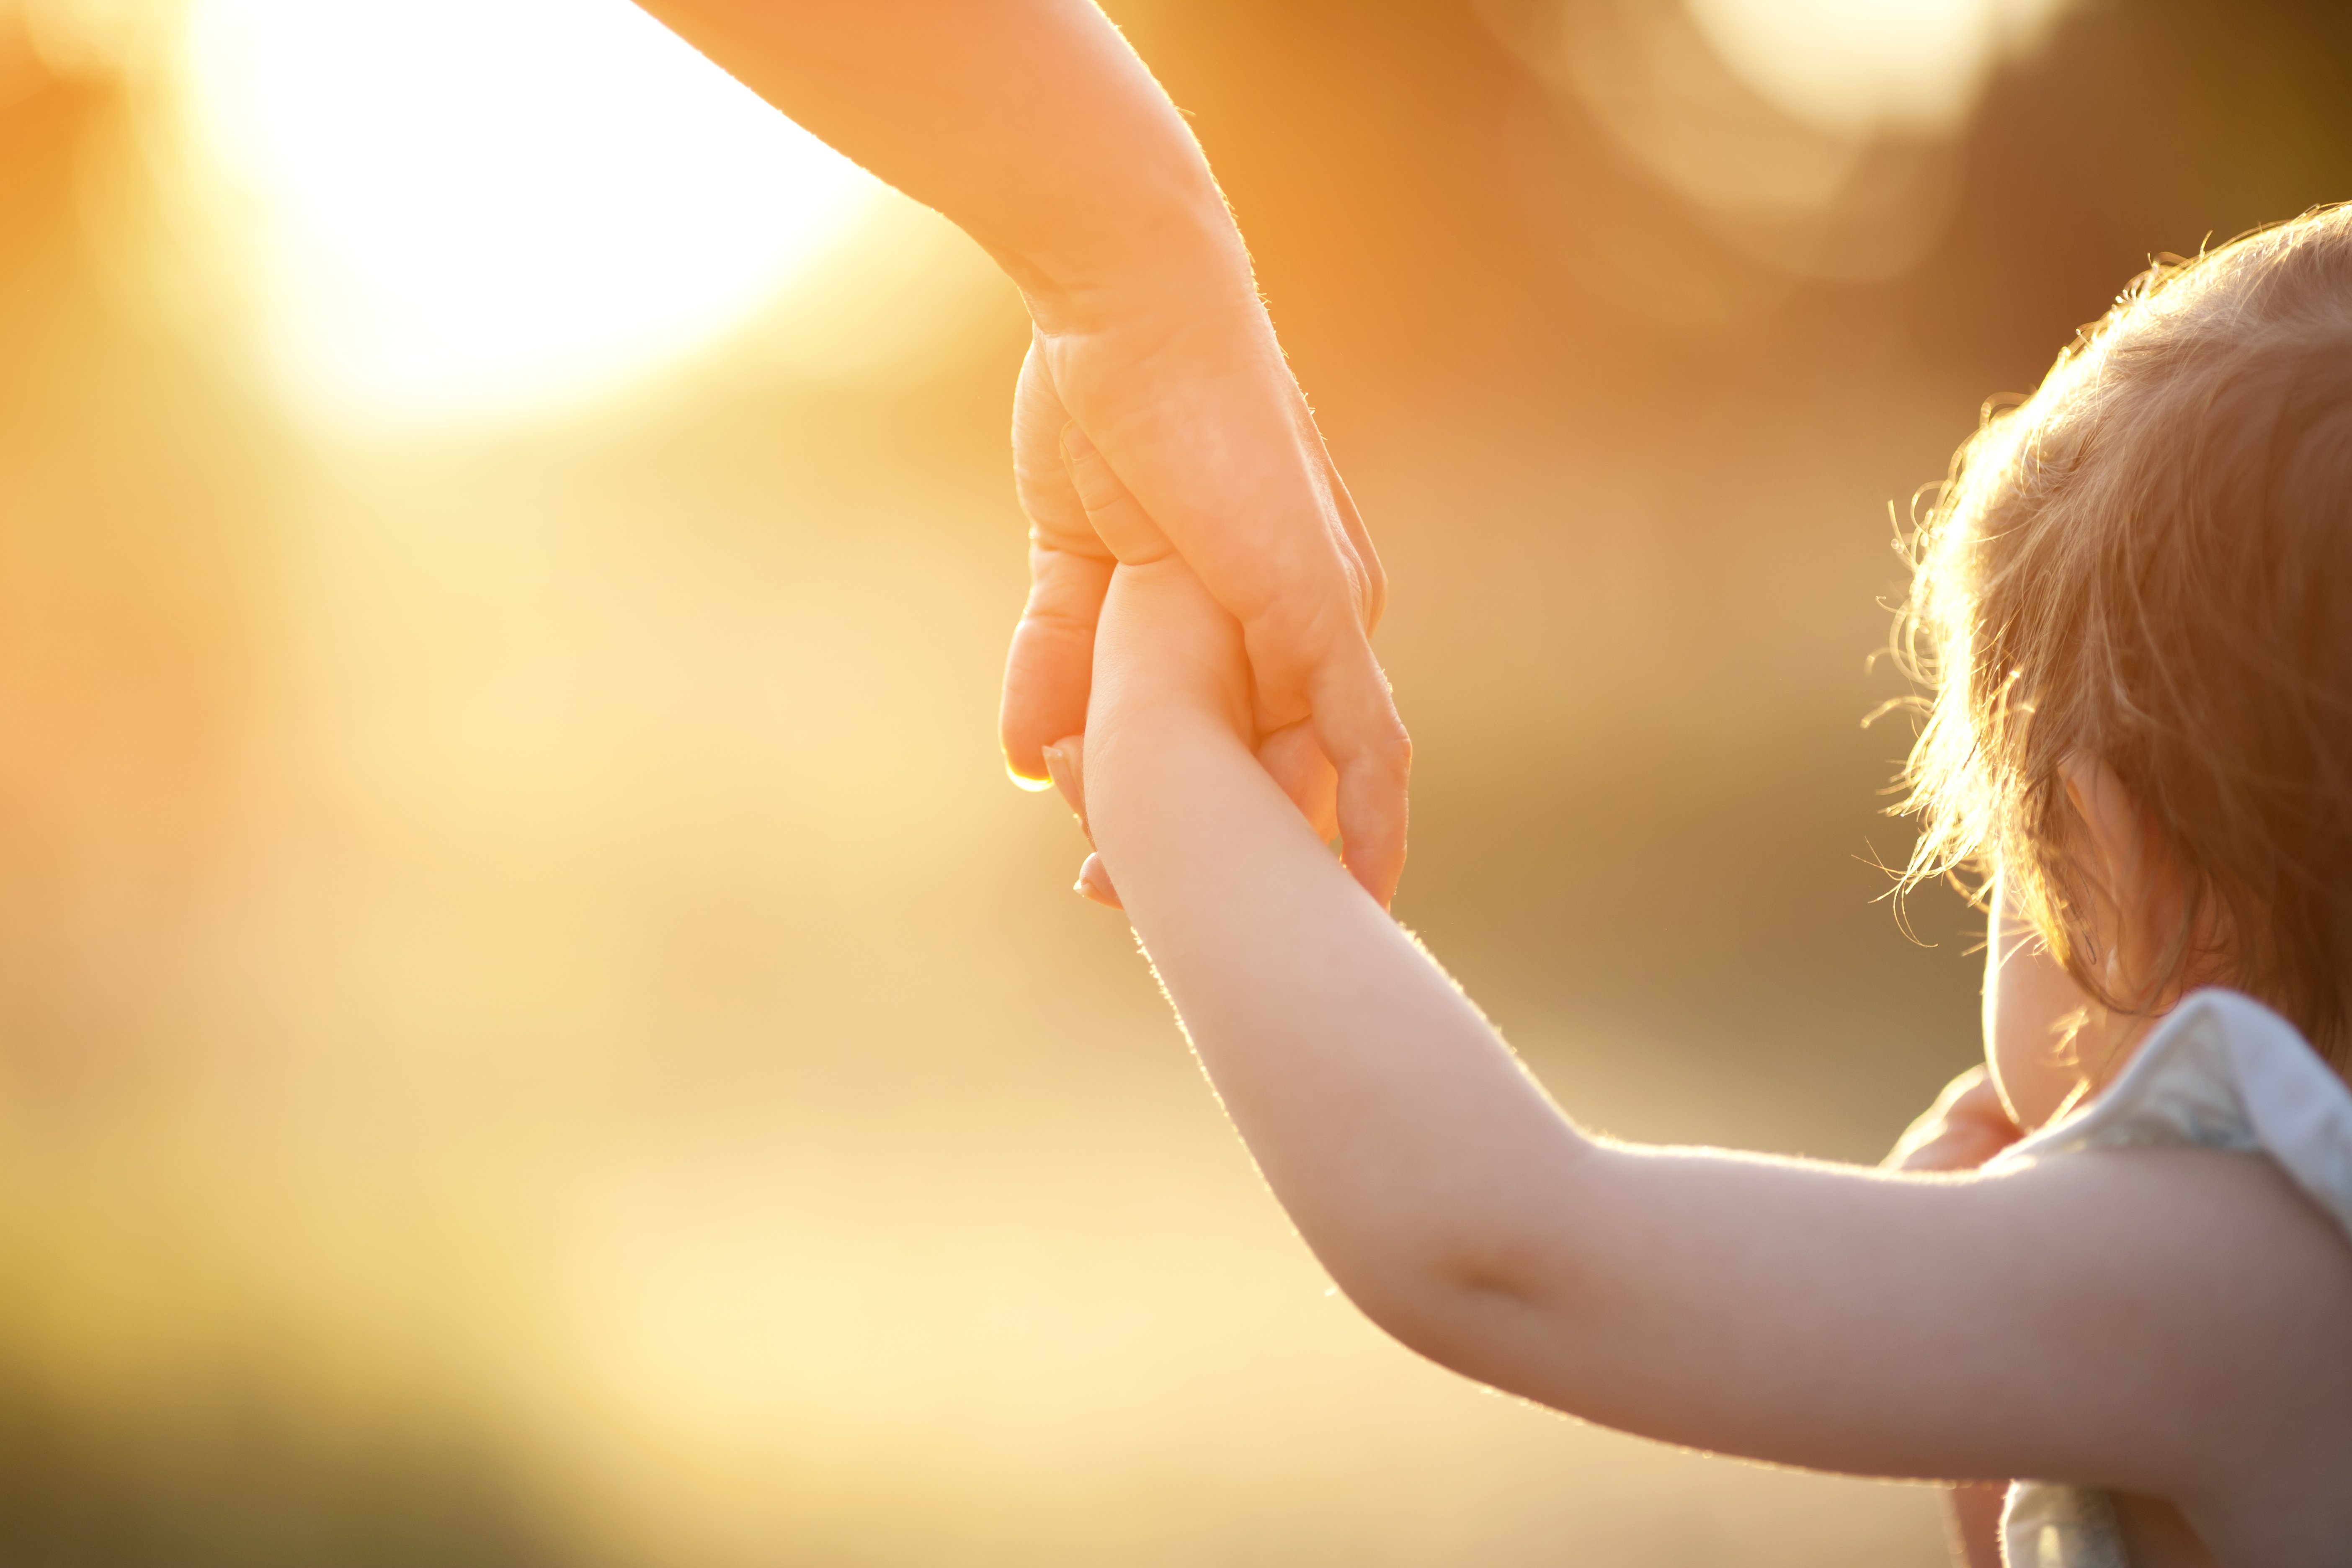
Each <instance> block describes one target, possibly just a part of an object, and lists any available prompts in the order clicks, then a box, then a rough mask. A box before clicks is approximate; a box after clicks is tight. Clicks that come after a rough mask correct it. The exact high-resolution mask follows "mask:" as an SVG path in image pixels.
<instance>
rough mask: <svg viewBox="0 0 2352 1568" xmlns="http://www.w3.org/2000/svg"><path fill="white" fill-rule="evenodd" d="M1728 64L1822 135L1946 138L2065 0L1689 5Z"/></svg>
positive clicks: (1795, 0)
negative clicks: (1880, 131) (1895, 131)
mask: <svg viewBox="0 0 2352 1568" xmlns="http://www.w3.org/2000/svg"><path fill="white" fill-rule="evenodd" d="M1687 4H1688V5H1689V9H1690V15H1691V18H1692V20H1694V21H1695V22H1696V23H1697V24H1698V26H1699V28H1700V30H1701V31H1702V32H1704V33H1705V34H1706V37H1707V41H1708V42H1709V43H1711V44H1713V45H1714V46H1715V48H1716V51H1717V53H1718V54H1719V55H1720V56H1721V57H1722V58H1723V61H1724V63H1725V64H1726V65H1727V66H1729V67H1730V68H1732V70H1733V71H1735V72H1736V73H1738V76H1739V77H1740V78H1741V79H1744V80H1745V81H1746V82H1747V83H1748V86H1749V87H1751V88H1753V89H1755V90H1756V91H1757V92H1758V93H1759V94H1760V95H1761V96H1763V97H1764V98H1765V99H1767V100H1769V101H1770V102H1772V103H1773V104H1774V105H1775V106H1776V107H1778V108H1780V109H1781V110H1784V111H1786V112H1787V113H1789V114H1790V115H1793V116H1794V117H1795V118H1797V119H1798V120H1801V121H1805V122H1806V123H1808V124H1811V125H1815V126H1818V127H1820V128H1821V129H1822V130H1825V131H1832V132H1866V131H1869V130H1871V129H1873V128H1874V127H1878V126H1888V127H1895V128H1899V129H1903V130H1910V131H1926V132H1944V131H1949V130H1951V129H1952V128H1953V127H1954V126H1956V125H1958V123H1959V121H1961V119H1962V118H1963V117H1965V116H1966V114H1967V113H1968V111H1969V109H1970V108H1972V107H1973V106H1974V104H1975V102H1976V98H1977V94H1978V92H1979V89H1981V88H1982V87H1983V85H1984V82H1985V79H1986V78H1987V76H1989V75H1990V72H1991V70H1992V68H1993V67H1994V66H1995V65H1996V64H1998V63H1999V62H2000V58H2001V57H2003V56H2004V55H2008V54H2011V53H2016V52H2021V51H2022V50H2024V49H2026V48H2029V47H2032V44H2033V43H2034V42H2035V41H2037V40H2038V38H2039V37H2040V36H2041V34H2042V30H2043V28H2044V27H2045V26H2047V25H2048V24H2049V23H2050V22H2051V21H2052V20H2053V18H2054V17H2055V16H2057V14H2058V13H2059V12H2060V11H2061V10H2063V9H2064V6H2065V0H1687Z"/></svg>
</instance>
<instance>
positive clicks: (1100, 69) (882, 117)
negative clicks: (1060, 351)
mask: <svg viewBox="0 0 2352 1568" xmlns="http://www.w3.org/2000/svg"><path fill="white" fill-rule="evenodd" d="M642 3H643V4H644V5H645V6H646V9H647V10H649V11H651V12H652V13H653V14H654V15H656V16H658V17H660V18H661V19H662V20H663V21H664V22H665V23H667V25H668V26H671V27H672V28H674V29H675V30H676V31H677V33H679V34H680V35H681V36H682V37H685V38H686V39H687V40H688V42H690V43H692V44H693V45H694V46H695V47H698V48H699V49H700V50H702V52H703V53H704V54H706V55H708V56H709V57H710V58H711V59H713V60H715V61H716V62H717V63H718V64H719V65H720V66H722V67H724V68H726V69H727V70H728V71H729V72H730V73H731V74H732V75H734V76H735V77H736V78H737V79H740V80H741V81H742V82H744V83H745V84H746V85H748V86H750V87H751V89H753V90H754V91H757V92H758V93H760V94H761V96H762V97H764V98H765V99H767V100H769V101H770V102H771V103H772V104H774V105H775V106H776V107H777V108H778V109H780V110H782V111H783V112H784V113H785V114H787V115H789V116H791V117H792V118H793V120H794V121H797V122H799V123H800V124H801V125H803V126H804V127H806V128H807V129H808V130H810V131H812V132H815V133H816V134H817V135H818V136H820V137H822V138H824V140H825V141H826V142H829V143H831V144H832V145H833V146H834V147H835V148H837V149H839V150H840V151H841V152H843V153H846V154H847V155H848V156H850V157H851V158H854V159H856V161H857V162H858V163H862V164H864V165H865V166H866V168H867V169H869V170H871V171H873V172H874V173H875V174H878V175H879V176H881V177H882V178H883V179H885V180H887V181H888V182H889V183H890V184H893V185H896V186H898V188H899V189H900V190H902V191H904V192H906V193H907V194H908V195H911V196H913V197H914V198H915V199H916V200H918V201H919V202H922V203H924V204H925V205H929V206H931V207H934V208H936V209H938V210H939V211H940V212H941V213H943V214H945V215H946V216H948V217H949V218H950V219H952V220H953V221H954V222H955V223H956V224H957V225H958V226H961V227H962V228H963V229H964V230H965V231H966V232H967V233H969V234H971V236H972V237H974V238H975V239H977V240H979V241H980V243H981V244H982V245H983V246H985V247H988V249H989V250H990V251H991V252H992V254H993V255H994V256H995V257H996V258H998V260H999V261H1000V262H1001V263H1002V264H1003V266H1004V268H1005V269H1006V270H1007V272H1008V273H1010V274H1011V275H1012V277H1013V280H1014V281H1015V282H1016V283H1018V284H1019V285H1020V286H1021V288H1022V289H1023V291H1024V293H1025V294H1026V295H1027V296H1028V298H1029V300H1030V304H1031V307H1032V309H1033V310H1035V311H1037V312H1038V314H1039V316H1040V319H1041V321H1042V322H1043V323H1044V324H1045V326H1046V327H1047V328H1048V330H1059V329H1060V328H1062V327H1065V326H1073V325H1082V324H1085V320H1086V318H1087V316H1088V315H1089V314H1090V313H1092V312H1097V311H1105V310H1118V309H1121V308H1123V307H1124V306H1125V304H1126V303H1127V301H1128V300H1129V299H1130V298H1134V297H1150V298H1161V297H1165V296H1167V295H1168V294H1170V293H1171V292H1178V291H1181V292H1183V293H1186V294H1188V295H1190V296H1192V297H1193V298H1198V297H1200V296H1201V295H1202V294H1204V293H1212V292H1213V293H1217V294H1221V295H1223V296H1225V297H1229V298H1230V297H1239V296H1246V295H1247V294H1248V292H1249V287H1250V286H1249V271H1248V262H1247V258H1246V257H1245V256H1244V252H1243V250H1242V247H1241V242H1240V238H1239V237H1238V236H1237V235H1236V234H1235V232H1234V227H1233V224H1232V221H1231V219H1230V217H1229V216H1227V214H1226V211H1225V208H1224V205H1223V200H1222V198H1220V196H1219V195H1218V194H1217V190H1216V186H1215V184H1214V182H1213V179H1212V178H1211V176H1210V174H1209V167H1208V163H1207V161H1206V160H1205V159H1204V158H1203V157H1202V153H1201V150H1200V147H1199V145H1198V143H1196V142H1194V140H1193V138H1192V132H1191V131H1190V130H1189V129H1188V128H1187V127H1186V126H1185V124H1184V121H1183V119H1182V117H1181V115H1179V114H1178V113H1177V111H1176V110H1175V107H1174V105H1172V104H1171V102H1170V101H1169V100H1168V96H1167V94H1166V93H1165V92H1163V91H1162V90H1161V89H1160V85H1159V83H1158V82H1156V81H1155V80H1154V79H1152V77H1151V74H1150V71H1149V70H1148V69H1146V68H1145V67H1144V65H1143V62H1142V61H1141V60H1140V59H1139V58H1137V57H1136V55H1135V52H1134V51H1133V50H1132V49H1130V48H1129V47H1128V46H1127V43H1126V41H1125V40H1124V39H1123V38H1121V37H1119V35H1118V30H1117V29H1116V28H1114V27H1113V26H1111V25H1110V23H1109V22H1108V19H1106V18H1105V17H1104V16H1103V15H1102V13H1101V12H1100V11H1098V10H1097V9H1096V8H1095V7H1094V6H1093V5H1090V4H1087V0H642Z"/></svg>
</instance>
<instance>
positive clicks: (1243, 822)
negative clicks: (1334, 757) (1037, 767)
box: [1087, 689, 1590, 1364]
mask: <svg viewBox="0 0 2352 1568" xmlns="http://www.w3.org/2000/svg"><path fill="white" fill-rule="evenodd" d="M1122 700H1123V694H1122V693H1121V692H1120V691H1118V689H1111V690H1108V691H1098V694H1097V709H1096V715H1095V719H1094V721H1093V724H1092V726H1091V727H1090V736H1089V742H1088V746H1087V801H1088V806H1089V810H1090V813H1091V816H1092V824H1093V829H1094V833H1095V837H1096V841H1097V845H1098V846H1099V847H1100V848H1101V851H1102V854H1103V857H1104V859H1105V861H1106V862H1107V864H1108V867H1109V868H1110V871H1111V875H1112V877H1113V879H1115V880H1116V882H1117V884H1118V889H1119V891H1120V895H1121V897H1122V899H1123V900H1125V902H1126V905H1127V909H1128V910H1129V915H1130V917H1131V918H1132V919H1133V921H1134V922H1135V926H1136V930H1137V931H1138V932H1139V934H1140V935H1141V937H1142V938H1143V941H1144V944H1145V946H1146V948H1147V949H1148V951H1149V952H1150V955H1151V958H1152V961H1153V963H1154V964H1155V965H1156V966H1157V968H1158V970H1159V973H1160V978H1161V981H1162V983H1163V984H1165V985H1166V986H1167V988H1168V991H1169V994H1170V996H1171V999H1172V1000H1173V1001H1174V1002H1175V1004H1176V1006H1177V1009H1178V1011H1179V1012H1180V1014H1181V1016H1182V1018H1183V1020H1184V1023H1185V1026H1186V1028H1187V1030H1188V1031H1189V1033H1190V1035H1191V1037H1192V1042H1193V1046H1194V1048H1195V1049H1196V1050H1197V1051H1198V1052H1199V1053H1200V1056H1201V1058H1202V1063H1203V1064H1204V1066H1205V1067H1206V1068H1207V1069H1208V1071H1209V1073H1210V1076H1211V1077H1212V1079H1213V1080H1214V1082H1215V1083H1216V1086H1217V1088H1218V1090H1219V1092H1220V1093H1221V1095H1222V1096H1223V1100H1224V1102H1225V1106H1226V1109H1227V1110H1228V1111H1229V1112H1230V1113H1231V1115H1232V1116H1233V1118H1234V1122H1235V1123H1236V1125H1237V1126H1238V1127H1239V1129H1240V1130H1241V1131H1242V1134H1243V1136H1244V1138H1245V1139H1246V1140H1247V1141H1248V1142H1249V1145H1250V1147H1251V1149H1252V1151H1253V1152H1255V1155H1256V1157H1257V1160H1258V1163H1259V1165H1260V1168H1261V1169H1262V1170H1263V1171H1264V1173H1265V1177H1266V1179H1267V1181H1268V1182H1269V1183H1270V1184H1272V1186H1273V1187H1274V1189H1275V1192H1276V1195H1277V1196H1278V1197H1279V1198H1280V1199H1281V1201H1282V1202H1283V1204H1284V1205H1285V1206H1286V1208H1287V1209H1288V1210H1289V1212H1290V1214H1291V1215H1292V1217H1293V1218H1294V1220H1295V1221H1296V1222H1297V1225H1298V1227H1299V1230H1300V1232H1301V1234H1302V1235H1303V1236H1304V1237H1306V1239H1307V1243H1308V1245H1310V1246H1311V1247H1314V1249H1315V1251H1316V1253H1317V1255H1318V1257H1319V1258H1321V1259H1322V1260H1323V1262H1324V1265H1325V1267H1326V1268H1328V1269H1329V1270H1330V1272H1331V1274H1332V1277H1333V1278H1334V1279H1337V1280H1338V1281H1339V1284H1340V1285H1341V1286H1342V1287H1343V1288H1344V1289H1346V1290H1347V1291H1348V1293H1349V1295H1350V1297H1352V1298H1353V1299H1354V1300H1356V1301H1357V1303H1358V1304H1359V1305H1360V1306H1361V1307H1362V1308H1363V1309H1364V1310H1366V1311H1367V1312H1368V1313H1369V1314H1370V1315H1371V1316H1372V1317H1373V1318H1374V1319H1375V1320H1377V1321H1380V1322H1381V1324H1382V1325H1383V1326H1384V1327H1386V1328H1388V1329H1389V1330H1390V1331H1391V1332H1393V1333H1395V1334H1397V1335H1398V1337H1400V1338H1402V1339H1403V1340H1405V1341H1406V1342H1408V1343H1411V1344H1412V1345H1414V1346H1415V1348H1417V1349H1420V1350H1422V1351H1423V1352H1424V1353H1427V1354H1430V1355H1433V1356H1434V1357H1437V1358H1438V1359H1441V1360H1445V1361H1448V1362H1450V1363H1454V1364H1462V1363H1464V1362H1465V1361H1475V1350H1474V1349H1473V1348H1472V1347H1471V1346H1470V1345H1469V1344H1468V1343H1467V1342H1468V1341H1470V1340H1473V1339H1475V1338H1476V1337H1477V1336H1478V1334H1479V1333H1480V1331H1481V1329H1480V1326H1479V1325H1480V1324H1481V1321H1482V1320H1483V1319H1484V1318H1485V1316H1486V1314H1487V1313H1488V1312H1490V1311H1495V1310H1501V1311H1508V1310H1512V1309H1513V1304H1514V1301H1515V1300H1517V1299H1518V1298H1520V1297H1522V1296H1527V1295H1532V1294H1537V1293H1540V1292H1541V1290H1542V1289H1543V1288H1544V1273H1545V1270H1546V1269H1547V1268H1549V1266H1550V1263H1551V1261H1553V1260H1555V1259H1556V1258H1557V1249H1556V1244H1557V1242H1558V1239H1559V1238H1558V1237H1556V1236H1552V1237H1538V1236H1537V1235H1536V1233H1535V1231H1534V1230H1533V1229H1532V1228H1531V1226H1534V1225H1535V1224H1537V1223H1538V1221H1537V1220H1536V1218H1535V1216H1534V1215H1533V1214H1532V1213H1531V1212H1530V1210H1529V1207H1528V1204H1529V1200H1530V1199H1531V1197H1532V1196H1533V1195H1534V1194H1544V1193H1552V1194H1558V1193H1560V1192H1562V1191H1564V1190H1565V1189H1567V1188H1568V1187H1569V1186H1570V1185H1571V1183H1570V1181H1569V1177H1570V1169H1571V1167H1573V1166H1574V1165H1576V1164H1577V1163H1579V1162H1580V1160H1581V1159H1583V1158H1584V1157H1585V1156H1586V1154H1587V1153H1588V1152H1589V1149H1590V1146H1589V1145H1588V1144H1587V1143H1586V1142H1584V1140H1582V1139H1581V1138H1580V1137H1579V1136H1578V1135H1577V1134H1576V1133H1575V1131H1573V1129H1571V1128H1570V1126H1569V1125H1568V1123H1567V1122H1566V1121H1564V1120H1563V1119H1562V1118H1561V1117H1560V1116H1559V1112H1558V1111H1557V1110H1554V1109H1553V1108H1552V1106H1551V1104H1550V1103H1549V1101H1548V1100H1546V1099H1545V1098H1544V1096H1543V1094H1542V1092H1541V1091H1540V1089H1538V1088H1537V1087H1536V1085H1535V1084H1534V1083H1533V1081H1532V1080H1531V1079H1528V1076H1527V1075H1526V1073H1525V1072H1524V1071H1522V1070H1521V1068H1520V1067H1519V1065H1518V1063H1517V1060H1516V1059H1515V1058H1512V1056H1511V1055H1510V1053H1509V1052H1508V1050H1507V1048H1506V1047H1504V1046H1503V1044H1502V1042H1501V1041H1500V1040H1499V1039H1498V1038H1497V1037H1496V1035H1495V1034H1494V1031H1493V1030H1492V1029H1491V1028H1489V1027H1488V1026H1487V1025H1486V1021H1485V1020H1484V1019H1483V1018H1481V1017H1480V1016H1479V1015H1478V1013H1477V1011H1476V1010H1475V1008H1474V1007H1472V1006H1471V1005H1470V1004H1469V1003H1468V1001H1466V1000H1465V998H1464V997H1463V995H1462V994H1461V993H1460V992H1459V991H1458V990H1456V989H1455V987H1454V984H1452V982H1451V981H1449V980H1448V979H1447V978H1446V976H1445V975H1444V973H1441V972H1440V971H1439V969H1438V968H1437V966H1436V965H1435V964H1434V963H1432V962H1431V961H1430V960H1429V959H1428V958H1427V956H1426V955H1425V954H1423V952H1421V951H1420V949H1419V947H1418V945H1417V944H1416V943H1415V942H1413V941H1412V938H1410V937H1409V936H1407V935H1406V934H1405V933H1404V932H1403V931H1401V930H1400V929H1399V928H1398V927H1397V926H1396V924H1395V923H1394V922H1393V921H1391V920H1390V919H1389V917H1388V916H1387V915H1386V914H1385V913H1383V912H1382V911H1381V909H1380V908H1379V906H1377V905H1376V904H1375V903H1374V902H1373V901H1372V900H1370V898H1369V897H1367V896H1366V895H1365V893H1364V891H1363V889H1360V887H1358V886H1357V885H1356V883H1355V882H1354V881H1353V880H1352V879H1350V878H1349V876H1348V875H1347V873H1346V872H1345V871H1344V870H1342V869H1341V868H1340V867H1339V865H1338V864H1337V863H1336V862H1335V861H1334V860H1333V859H1332V858H1331V856H1330V854H1329V852H1328V850H1327V849H1326V848H1325V847H1324V846H1323V845H1321V844H1320V843H1318V842H1317V840H1316V838H1315V836H1314V834H1313V832H1312V830H1311V829H1310V828H1309V827H1308V826H1307V824H1306V822H1305V821H1304V820H1303V819H1302V818H1301V817H1300V816H1299V815H1298V813H1297V810H1296V809H1294V808H1293V807H1292V805H1290V803H1289V801H1288V800H1287V799H1286V797H1285V796H1284V795H1283V794H1282V792H1281V791H1280V789H1278V788H1277V787H1276V785H1275V784H1274V782H1273V781H1272V780H1271V779H1269V778H1268V777H1267V776H1266V774H1265V773H1264V771H1263V770H1261V769H1260V768H1259V767H1258V765H1257V763H1256V762H1255V759H1254V758H1253V757H1252V756H1251V754H1250V752H1248V750H1247V749H1246V748H1245V747H1244V745H1243V744H1242V742H1240V741H1239V740H1238V739H1237V738H1236V737H1235V736H1234V734H1233V733H1232V732H1231V731H1230V730H1229V729H1226V728H1223V726H1221V725H1220V724H1219V723H1218V722H1217V721H1216V719H1215V718H1214V716H1213V715H1208V714H1187V713H1176V714H1173V715H1171V714H1170V713H1168V712H1166V711H1165V710H1162V711H1160V712H1158V713H1155V714H1153V715H1152V716H1150V717H1149V718H1148V719H1143V720H1140V721H1136V722H1131V723H1130V722H1127V721H1124V719H1123V717H1122V715H1121V714H1120V712H1119V711H1118V710H1119V706H1120V703H1121V701H1122ZM1097 736H1098V737H1100V739H1099V741H1097V739H1095V738H1094V737H1097Z"/></svg>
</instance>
